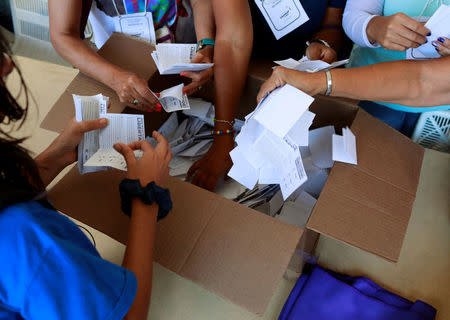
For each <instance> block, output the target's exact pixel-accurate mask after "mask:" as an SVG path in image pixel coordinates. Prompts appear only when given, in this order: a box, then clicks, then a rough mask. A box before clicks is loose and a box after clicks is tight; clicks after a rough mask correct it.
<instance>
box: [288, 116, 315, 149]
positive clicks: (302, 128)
mask: <svg viewBox="0 0 450 320" xmlns="http://www.w3.org/2000/svg"><path fill="white" fill-rule="evenodd" d="M315 116H316V115H315V114H314V113H312V112H310V111H308V110H306V111H305V113H303V115H302V116H301V117H300V119H298V121H297V122H296V123H295V124H294V126H293V127H292V128H291V130H289V132H288V134H287V137H289V139H291V140H292V141H293V142H294V143H295V144H296V145H297V146H299V147H304V146H308V143H309V127H310V126H311V125H312V123H313V120H314V117H315Z"/></svg>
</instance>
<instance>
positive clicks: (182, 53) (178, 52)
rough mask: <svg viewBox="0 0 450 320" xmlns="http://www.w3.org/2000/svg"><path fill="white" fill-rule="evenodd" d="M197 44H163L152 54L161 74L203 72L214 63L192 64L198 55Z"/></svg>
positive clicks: (157, 46) (158, 45)
mask: <svg viewBox="0 0 450 320" xmlns="http://www.w3.org/2000/svg"><path fill="white" fill-rule="evenodd" d="M196 48H197V45H196V44H184V43H161V44H157V45H156V50H155V51H153V52H152V53H151V56H152V58H153V60H154V61H155V64H156V67H157V68H158V71H159V73H160V74H180V73H181V72H183V71H202V70H205V69H208V68H211V67H212V66H213V65H214V63H191V60H192V58H194V56H195V53H196Z"/></svg>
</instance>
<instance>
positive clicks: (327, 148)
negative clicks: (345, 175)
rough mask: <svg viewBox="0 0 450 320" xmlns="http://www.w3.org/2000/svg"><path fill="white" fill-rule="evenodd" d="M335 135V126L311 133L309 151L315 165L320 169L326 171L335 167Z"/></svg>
mask: <svg viewBox="0 0 450 320" xmlns="http://www.w3.org/2000/svg"><path fill="white" fill-rule="evenodd" d="M334 133H335V131H334V126H327V127H322V128H318V129H315V130H311V131H310V132H309V151H310V152H311V158H312V160H313V162H314V164H315V165H316V166H318V167H319V168H323V169H325V168H331V167H332V166H333V157H332V147H331V145H332V143H331V141H332V136H333V134H334Z"/></svg>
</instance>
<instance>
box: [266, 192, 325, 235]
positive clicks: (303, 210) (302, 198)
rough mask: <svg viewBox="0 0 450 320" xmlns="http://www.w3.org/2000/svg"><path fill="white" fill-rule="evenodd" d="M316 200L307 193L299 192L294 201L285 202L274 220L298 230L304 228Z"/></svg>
mask: <svg viewBox="0 0 450 320" xmlns="http://www.w3.org/2000/svg"><path fill="white" fill-rule="evenodd" d="M316 202H317V200H316V199H315V198H314V197H312V196H311V195H310V194H309V193H307V192H305V191H301V192H300V193H299V195H298V196H297V197H296V199H295V200H294V201H286V202H285V203H284V206H283V208H282V209H281V212H280V214H279V215H277V216H275V218H276V219H278V220H281V221H284V222H286V223H289V224H291V225H293V226H296V227H298V228H305V227H306V223H307V222H308V219H309V217H310V215H311V213H312V210H313V208H314V206H315V205H316Z"/></svg>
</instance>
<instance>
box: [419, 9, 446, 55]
mask: <svg viewBox="0 0 450 320" xmlns="http://www.w3.org/2000/svg"><path fill="white" fill-rule="evenodd" d="M425 27H426V28H428V29H429V30H430V31H431V35H430V36H427V42H426V43H424V44H423V45H421V46H420V47H418V48H417V49H412V52H411V56H412V57H413V58H414V57H415V56H416V55H417V53H418V54H419V57H420V54H422V55H423V56H425V57H426V58H440V57H441V56H440V55H439V53H438V52H437V51H436V49H435V48H434V46H433V45H432V42H433V41H436V40H437V38H438V37H446V38H449V37H450V6H449V5H445V4H443V5H441V6H440V7H439V9H437V10H436V12H435V13H434V14H433V16H431V18H430V19H429V20H428V21H427V23H425ZM416 51H417V53H416Z"/></svg>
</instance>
